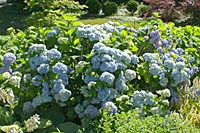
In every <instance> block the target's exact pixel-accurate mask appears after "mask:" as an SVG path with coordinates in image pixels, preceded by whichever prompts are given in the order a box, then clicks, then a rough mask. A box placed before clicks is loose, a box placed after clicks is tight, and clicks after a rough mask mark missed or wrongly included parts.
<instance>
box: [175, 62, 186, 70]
mask: <svg viewBox="0 0 200 133" xmlns="http://www.w3.org/2000/svg"><path fill="white" fill-rule="evenodd" d="M176 68H178V69H183V68H185V63H184V62H176Z"/></svg>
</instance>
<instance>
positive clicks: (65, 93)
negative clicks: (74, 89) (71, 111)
mask: <svg viewBox="0 0 200 133" xmlns="http://www.w3.org/2000/svg"><path fill="white" fill-rule="evenodd" d="M71 94H72V93H71V91H70V90H67V89H61V90H60V91H59V92H58V95H59V100H61V101H62V102H66V101H67V100H68V99H69V97H70V96H71Z"/></svg>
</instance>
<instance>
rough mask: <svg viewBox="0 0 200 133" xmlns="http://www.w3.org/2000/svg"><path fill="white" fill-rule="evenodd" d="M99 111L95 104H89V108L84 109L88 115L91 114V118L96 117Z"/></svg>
mask: <svg viewBox="0 0 200 133" xmlns="http://www.w3.org/2000/svg"><path fill="white" fill-rule="evenodd" d="M97 112H98V110H97V108H96V107H94V106H93V105H88V106H87V108H86V109H85V111H84V114H85V115H86V116H88V115H89V116H90V117H91V118H94V117H96V116H97Z"/></svg>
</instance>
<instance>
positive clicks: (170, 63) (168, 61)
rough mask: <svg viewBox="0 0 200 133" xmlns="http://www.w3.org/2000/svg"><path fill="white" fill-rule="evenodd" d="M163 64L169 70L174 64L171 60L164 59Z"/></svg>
mask: <svg viewBox="0 0 200 133" xmlns="http://www.w3.org/2000/svg"><path fill="white" fill-rule="evenodd" d="M164 65H165V66H166V67H167V69H169V70H170V69H173V68H174V67H175V65H176V64H175V62H174V61H173V60H165V62H164Z"/></svg>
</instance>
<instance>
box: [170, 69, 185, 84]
mask: <svg viewBox="0 0 200 133" xmlns="http://www.w3.org/2000/svg"><path fill="white" fill-rule="evenodd" d="M171 76H172V77H173V79H174V81H175V82H174V83H173V84H171V85H172V86H177V85H178V84H179V83H182V82H185V81H187V80H189V75H188V74H187V72H185V71H179V70H178V69H174V70H173V71H172V73H171Z"/></svg>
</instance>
